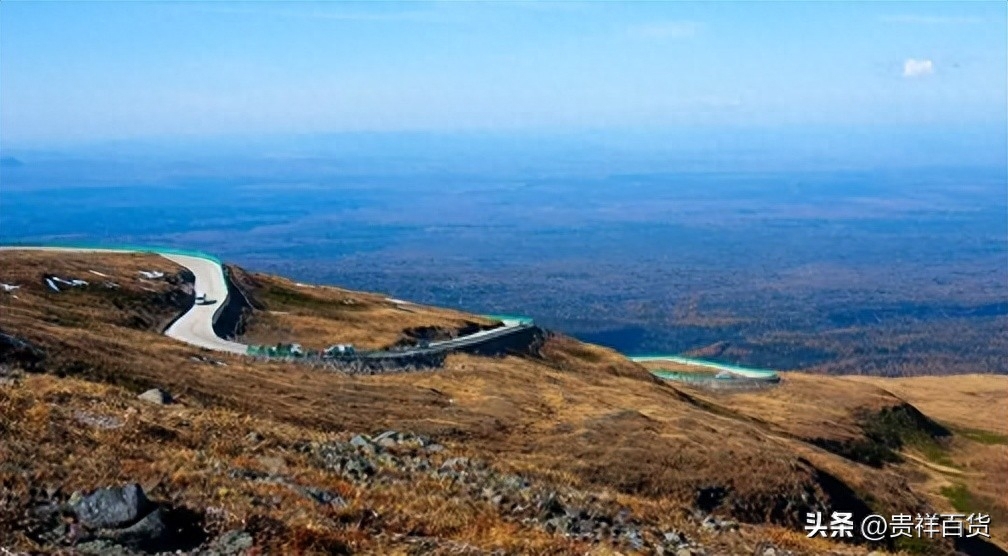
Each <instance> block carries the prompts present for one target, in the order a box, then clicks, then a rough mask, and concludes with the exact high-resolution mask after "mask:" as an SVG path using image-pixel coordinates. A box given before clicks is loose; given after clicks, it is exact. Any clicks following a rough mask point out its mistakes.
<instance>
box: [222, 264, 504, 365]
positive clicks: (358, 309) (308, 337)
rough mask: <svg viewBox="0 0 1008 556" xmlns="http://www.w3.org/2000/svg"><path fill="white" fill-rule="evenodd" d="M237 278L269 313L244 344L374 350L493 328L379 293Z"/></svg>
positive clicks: (251, 326)
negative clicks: (411, 337) (430, 332)
mask: <svg viewBox="0 0 1008 556" xmlns="http://www.w3.org/2000/svg"><path fill="white" fill-rule="evenodd" d="M235 274H236V278H237V279H238V280H239V281H240V282H241V283H242V284H243V286H244V287H245V288H246V289H247V290H248V291H249V293H250V295H251V296H253V297H254V298H256V299H257V300H259V301H261V302H262V304H263V305H265V308H266V310H264V311H261V312H259V313H256V314H255V315H254V316H253V318H252V319H250V321H249V323H248V328H247V330H246V331H245V335H244V336H243V338H242V341H244V342H245V343H250V344H276V343H280V342H283V343H289V342H294V341H296V342H298V343H300V344H302V345H303V346H305V347H307V348H312V349H324V348H326V347H329V346H330V345H333V344H338V343H342V344H354V345H355V346H358V347H360V348H365V349H372V348H381V347H386V346H389V345H390V344H392V343H394V342H396V341H398V340H400V339H402V338H403V330H405V329H407V328H419V327H439V328H443V329H446V330H455V329H458V328H461V327H464V326H466V325H469V324H471V323H477V324H480V325H490V324H491V323H492V321H490V320H488V319H485V318H482V317H478V316H475V315H470V314H466V313H462V312H459V311H453V310H450V309H439V308H434V307H425V306H422V305H414V304H412V303H406V304H403V303H395V302H393V301H389V300H388V298H386V297H385V296H382V295H377V294H368V293H361V292H354V291H350V290H344V289H342V288H336V287H331V286H314V285H306V284H300V285H299V284H298V283H296V282H292V281H291V280H287V279H285V278H280V277H277V276H270V275H266V274H246V273H243V272H241V271H240V270H239V271H237V272H236V273H235Z"/></svg>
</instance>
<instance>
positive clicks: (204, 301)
mask: <svg viewBox="0 0 1008 556" xmlns="http://www.w3.org/2000/svg"><path fill="white" fill-rule="evenodd" d="M214 303H217V300H216V299H210V298H208V297H207V294H206V293H205V292H196V305H213V304H214Z"/></svg>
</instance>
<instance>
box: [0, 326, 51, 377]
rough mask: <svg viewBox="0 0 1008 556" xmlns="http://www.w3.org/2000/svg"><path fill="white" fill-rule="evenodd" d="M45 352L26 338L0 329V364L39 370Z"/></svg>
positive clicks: (41, 366)
mask: <svg viewBox="0 0 1008 556" xmlns="http://www.w3.org/2000/svg"><path fill="white" fill-rule="evenodd" d="M45 359H46V354H45V351H43V350H42V348H40V347H38V346H36V345H35V344H32V343H31V342H29V341H27V340H23V339H21V338H18V337H17V336H14V335H11V334H7V333H5V332H3V331H0V365H4V366H11V367H20V368H21V369H24V370H26V371H41V370H42V368H43V363H44V362H45Z"/></svg>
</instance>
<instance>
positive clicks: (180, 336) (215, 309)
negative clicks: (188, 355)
mask: <svg viewBox="0 0 1008 556" xmlns="http://www.w3.org/2000/svg"><path fill="white" fill-rule="evenodd" d="M160 255H161V256H162V257H164V258H166V259H168V260H169V261H172V262H173V263H176V264H179V265H181V266H184V267H186V268H188V269H189V270H190V271H192V273H193V275H195V276H196V284H195V286H194V287H195V289H196V291H197V292H201V293H205V294H206V296H207V299H211V300H213V303H207V304H205V305H199V304H193V306H192V307H191V308H190V309H189V310H188V311H186V312H185V314H184V315H182V316H181V317H179V318H178V320H176V321H175V322H174V323H172V325H171V326H169V327H168V330H165V335H166V336H169V337H171V338H175V339H176V340H181V341H183V342H186V343H188V344H192V345H194V346H199V347H202V348H207V349H213V350H217V351H228V352H231V353H240V354H244V353H245V352H246V351H247V350H248V346H246V345H244V344H239V343H237V342H231V341H228V340H225V339H222V338H219V337H218V336H217V333H215V332H214V329H213V325H214V322H216V321H217V316H218V315H219V314H220V312H221V310H223V309H224V305H226V304H227V301H228V287H227V279H226V278H225V277H224V269H223V268H222V267H221V265H220V264H219V263H217V262H216V261H212V260H210V259H206V258H203V257H197V256H193V255H177V254H174V253H172V254H168V253H160Z"/></svg>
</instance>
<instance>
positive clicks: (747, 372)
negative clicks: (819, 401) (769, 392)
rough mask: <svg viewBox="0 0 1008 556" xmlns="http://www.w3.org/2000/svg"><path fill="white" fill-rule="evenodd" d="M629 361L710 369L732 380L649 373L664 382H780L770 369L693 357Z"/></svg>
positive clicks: (684, 373)
mask: <svg viewBox="0 0 1008 556" xmlns="http://www.w3.org/2000/svg"><path fill="white" fill-rule="evenodd" d="M629 359H630V360H631V361H634V362H636V363H651V362H658V361H669V362H672V363H678V364H680V365H690V366H695V367H702V368H704V369H710V370H712V371H725V372H727V373H730V374H731V375H732V378H728V377H725V378H721V379H718V378H717V376H716V375H711V374H709V373H691V372H687V371H669V370H655V371H651V372H652V374H654V375H655V376H657V377H659V378H663V379H666V380H680V381H683V382H698V381H700V380H701V379H700V378H699V377H703V378H702V380H704V381H708V380H733V379H738V378H743V379H749V380H759V381H765V382H777V381H779V380H780V375H779V374H777V371H772V370H770V369H757V368H753V367H742V366H739V365H730V364H728V363H719V362H717V361H708V360H706V359H696V358H693V357H683V356H681V355H637V356H633V357H629Z"/></svg>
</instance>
